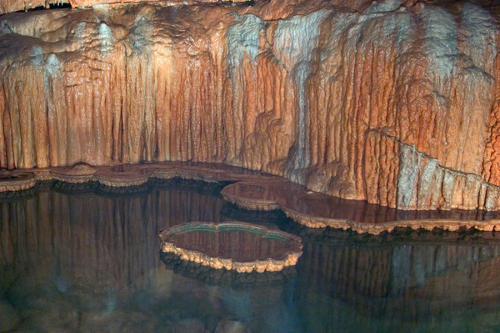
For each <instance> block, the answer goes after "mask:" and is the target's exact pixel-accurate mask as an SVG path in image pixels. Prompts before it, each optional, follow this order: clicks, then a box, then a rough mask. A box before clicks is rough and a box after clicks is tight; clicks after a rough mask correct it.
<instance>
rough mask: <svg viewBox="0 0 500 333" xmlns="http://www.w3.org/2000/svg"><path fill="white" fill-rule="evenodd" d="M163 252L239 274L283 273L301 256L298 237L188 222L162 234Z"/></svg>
mask: <svg viewBox="0 0 500 333" xmlns="http://www.w3.org/2000/svg"><path fill="white" fill-rule="evenodd" d="M160 238H161V240H162V245H161V248H162V251H163V252H167V253H175V254H176V255H178V256H179V257H180V258H181V259H182V260H188V261H192V262H195V263H199V264H201V265H203V266H210V267H213V268H215V269H222V268H225V269H227V270H235V271H236V272H238V273H250V272H252V271H256V272H258V273H263V272H265V271H270V272H276V271H281V270H283V269H284V268H285V267H287V266H293V265H295V264H296V263H297V260H298V259H299V257H300V256H301V254H302V242H301V240H300V238H299V237H297V236H294V235H291V234H288V233H286V232H283V231H278V230H269V229H267V228H265V227H262V226H257V225H253V224H249V223H243V222H227V223H219V224H215V223H197V222H193V223H187V224H183V225H179V226H174V227H171V228H169V229H167V230H164V231H162V232H161V234H160Z"/></svg>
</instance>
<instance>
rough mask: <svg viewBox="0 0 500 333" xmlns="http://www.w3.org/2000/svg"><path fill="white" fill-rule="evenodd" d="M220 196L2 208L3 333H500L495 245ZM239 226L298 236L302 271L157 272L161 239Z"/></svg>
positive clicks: (157, 193) (213, 192)
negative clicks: (371, 232)
mask: <svg viewBox="0 0 500 333" xmlns="http://www.w3.org/2000/svg"><path fill="white" fill-rule="evenodd" d="M218 189H219V188H218V187H217V186H216V185H207V184H202V183H189V182H181V181H170V182H165V183H163V184H159V183H148V184H147V185H145V186H142V187H138V188H135V189H133V190H128V191H122V192H123V193H113V190H110V189H107V188H104V187H99V186H97V185H92V186H90V185H89V186H70V185H67V184H63V183H52V184H42V185H40V188H38V190H37V191H31V192H24V193H18V194H15V195H13V194H9V195H4V197H3V198H1V199H0V240H1V242H0V332H2V331H6V330H10V331H12V332H497V331H500V238H499V237H498V236H497V235H495V234H491V233H490V234H483V233H474V232H462V233H449V232H439V231H435V232H410V231H407V230H400V231H398V232H396V233H392V234H385V235H382V236H377V237H375V236H368V235H357V234H353V233H349V232H343V231H335V230H326V231H320V230H309V229H306V228H304V227H301V226H299V225H297V224H295V223H293V222H292V221H290V220H287V219H286V218H285V217H284V216H283V215H282V214H281V213H279V212H271V213H256V212H247V211H241V210H238V209H236V208H235V207H234V206H232V205H229V204H227V203H226V202H224V200H223V199H222V198H221V197H220V196H219V195H218ZM115 192H116V191H115ZM230 220H240V221H246V222H251V223H257V224H261V225H266V226H268V227H272V228H280V229H283V230H285V231H287V232H292V233H295V234H297V235H299V236H301V237H302V239H303V243H304V254H303V256H302V257H301V258H300V260H299V262H298V265H297V266H296V268H295V269H291V270H288V271H285V272H284V273H276V274H264V275H258V274H252V275H244V276H241V275H236V274H231V273H229V272H224V271H216V270H211V269H206V268H203V269H200V268H199V267H196V266H193V265H187V264H183V263H180V262H178V261H176V260H175V258H163V259H164V260H165V262H163V261H161V260H160V254H159V241H158V237H157V235H158V233H159V231H160V230H161V229H164V228H166V227H168V226H172V225H175V224H178V223H182V222H189V221H217V222H218V221H230Z"/></svg>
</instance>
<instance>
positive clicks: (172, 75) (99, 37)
mask: <svg viewBox="0 0 500 333" xmlns="http://www.w3.org/2000/svg"><path fill="white" fill-rule="evenodd" d="M4 11H7V10H6V9H4ZM497 13H498V8H497V7H495V6H493V5H491V4H486V5H484V6H482V5H481V4H480V3H477V2H476V3H472V2H471V3H469V2H454V3H443V4H442V5H439V4H428V3H424V2H423V1H401V0H392V1H389V0H386V1H380V2H362V1H348V2H343V3H341V2H338V3H337V2H335V1H333V2H331V3H324V2H321V1H313V2H302V1H288V2H280V3H278V2H274V1H262V2H257V3H256V5H255V6H241V5H239V6H227V5H208V4H204V5H203V4H198V5H190V6H177V5H171V6H160V5H158V4H157V3H155V4H136V5H134V4H127V5H104V4H101V5H95V6H93V7H85V8H77V9H72V10H71V9H64V10H47V11H37V12H32V13H12V14H6V15H3V16H0V73H1V74H0V79H1V84H0V115H1V118H0V119H1V126H0V167H5V168H10V169H12V168H28V167H40V168H43V167H47V166H62V165H72V164H75V163H77V162H86V163H90V164H94V165H106V164H114V163H120V162H127V163H137V162H141V161H180V160H182V161H186V160H192V161H203V162H219V163H226V164H230V165H235V166H241V167H246V168H250V169H255V170H263V171H266V172H270V173H273V174H277V175H283V176H285V177H287V178H289V179H291V180H292V181H295V182H298V183H301V184H304V185H306V186H307V187H308V188H310V189H312V190H315V191H320V192H324V193H328V194H331V195H335V196H339V197H342V198H348V199H359V200H367V201H369V202H370V203H378V204H382V205H385V206H390V207H398V208H402V209H438V208H439V209H455V208H458V209H476V208H481V209H488V210H495V209H498V208H499V204H500V203H499V198H500V188H499V187H498V186H499V185H500V171H499V170H500V165H499V162H498V161H499V160H500V143H498V141H499V140H498V138H499V137H500V125H499V123H500V121H498V119H500V116H499V113H500V111H499V109H498V105H499V103H498V96H499V94H498V90H499V88H498V83H497V78H498V76H499V75H498V73H499V71H498V62H497V53H498V51H497V39H498V26H497V23H496V20H497Z"/></svg>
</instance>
